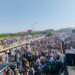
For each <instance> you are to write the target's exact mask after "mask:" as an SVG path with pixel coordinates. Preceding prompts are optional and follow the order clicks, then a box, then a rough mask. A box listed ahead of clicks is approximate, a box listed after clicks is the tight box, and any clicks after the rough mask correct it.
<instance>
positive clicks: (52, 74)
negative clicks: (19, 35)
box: [4, 36, 65, 75]
mask: <svg viewBox="0 0 75 75" xmlns="http://www.w3.org/2000/svg"><path fill="white" fill-rule="evenodd" d="M64 58H65V55H64V53H63V48H62V42H61V41H60V40H59V39H58V38H57V37H55V36H45V38H44V39H41V40H38V41H34V42H31V43H30V44H26V45H24V46H23V47H22V48H17V49H14V50H12V49H11V50H9V51H7V52H6V53H5V55H4V64H7V63H9V62H12V63H13V64H14V66H15V68H14V70H13V69H12V68H11V67H8V68H7V71H6V75H60V74H61V73H63V70H64V61H65V60H64Z"/></svg>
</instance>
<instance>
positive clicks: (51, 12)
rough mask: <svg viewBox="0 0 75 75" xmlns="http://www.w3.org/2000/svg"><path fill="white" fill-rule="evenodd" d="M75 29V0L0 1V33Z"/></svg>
mask: <svg viewBox="0 0 75 75" xmlns="http://www.w3.org/2000/svg"><path fill="white" fill-rule="evenodd" d="M66 27H75V0H0V33H6V32H19V31H26V30H27V29H34V30H45V29H59V28H66Z"/></svg>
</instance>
